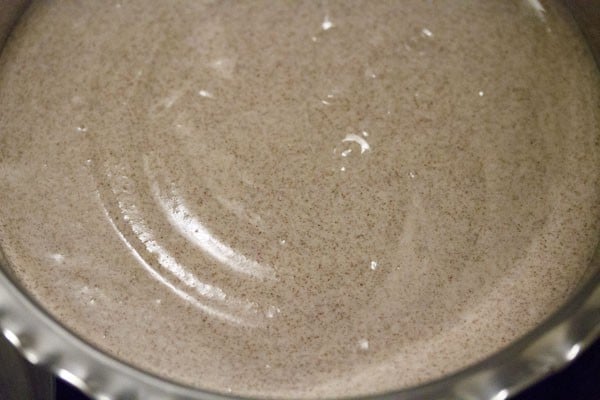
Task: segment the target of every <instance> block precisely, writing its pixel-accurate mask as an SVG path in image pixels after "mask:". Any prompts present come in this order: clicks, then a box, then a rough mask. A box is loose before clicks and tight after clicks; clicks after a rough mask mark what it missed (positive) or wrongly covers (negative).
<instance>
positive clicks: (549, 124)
mask: <svg viewBox="0 0 600 400" xmlns="http://www.w3.org/2000/svg"><path fill="white" fill-rule="evenodd" d="M0 110H1V111H0V248H1V250H2V252H3V254H4V255H5V257H6V259H7V260H8V263H9V265H7V266H6V267H7V269H8V270H9V271H10V272H11V273H13V274H14V275H15V276H16V277H17V279H18V280H19V281H20V282H21V283H22V284H23V285H24V287H25V288H26V289H27V290H28V291H29V293H30V294H31V295H32V296H34V297H35V298H36V299H37V300H38V301H39V302H40V303H41V304H43V305H44V307H45V308H46V309H47V310H48V311H49V312H50V313H51V314H52V315H54V316H55V317H56V318H58V319H59V320H60V321H61V322H62V323H63V324H64V325H65V326H67V327H68V328H69V329H71V330H72V331H74V332H75V333H77V334H78V335H80V336H81V337H83V338H85V339H86V340H87V341H89V342H90V343H92V344H94V345H95V346H97V347H99V348H101V349H102V350H104V351H106V352H107V353H109V354H111V355H113V356H115V357H117V358H119V359H121V360H124V361H126V362H128V363H131V364H133V365H135V366H137V367H139V368H142V369H143V370H146V371H150V372H152V373H155V374H158V375H160V376H163V377H165V378H169V379H172V380H175V381H178V382H182V383H185V384H188V385H193V386H196V387H199V388H203V389H207V390H213V391H217V392H222V393H233V394H236V395H244V396H261V397H272V398H289V397H294V398H321V397H326V396H329V397H331V396H336V397H339V396H356V395H365V394H374V393H379V392H385V391H390V390H396V389H400V388H403V387H407V386H410V385H415V384H419V383H423V382H425V381H428V380H431V379H434V378H437V377H440V376H442V375H445V374H448V373H451V372H454V371H457V370H458V369H460V368H463V367H465V366H467V365H469V364H472V363H473V362H476V361H478V360H480V359H482V358H483V357H485V356H487V355H489V354H491V353H492V352H494V351H497V350H499V349H501V348H502V347H503V346H504V345H506V344H508V343H509V342H511V341H513V340H514V339H516V338H517V337H519V336H520V335H523V334H524V333H526V332H527V331H528V330H529V329H531V328H532V327H534V326H535V325H536V324H538V323H539V322H540V321H541V320H542V319H543V318H544V317H546V316H547V315H549V313H551V312H552V311H554V310H555V309H556V308H557V307H558V306H559V305H560V304H561V303H562V302H563V301H564V300H565V298H566V297H567V296H568V294H569V293H570V292H571V291H572V290H573V288H574V287H575V286H576V285H577V284H578V282H579V281H580V279H581V277H582V276H583V274H584V273H585V270H586V267H587V265H588V262H589V259H590V257H591V254H592V252H593V250H594V248H595V246H596V245H597V242H598V237H599V236H598V232H599V214H600V210H599V207H600V202H599V194H600V193H599V189H600V179H599V178H600V139H599V137H600V133H599V132H600V78H599V74H598V70H597V67H596V66H595V64H594V62H593V60H592V58H591V55H590V54H589V52H588V50H587V48H586V47H585V44H584V42H583V40H582V38H581V37H580V34H579V33H578V31H577V29H576V28H575V27H574V24H573V23H572V21H571V20H570V17H569V16H568V15H567V13H566V12H565V10H564V9H563V8H562V6H560V5H559V4H558V3H557V2H555V1H543V2H538V1H534V0H531V1H485V2H478V1H466V0H465V1H454V0H452V1H450V0H449V1H435V2H433V1H422V0H405V1H397V2H394V1H387V2H384V1H364V2H361V1H351V2H337V1H327V2H309V1H298V2H279V1H274V2H263V1H241V2H240V1H237V2H229V1H218V2H216V1H195V0H194V1H193V0H173V1H158V0H156V1H147V0H130V1H122V2H116V1H102V2H100V1H94V2H80V1H56V2H44V1H38V2H34V4H33V6H32V7H31V8H30V9H29V10H28V12H27V14H26V15H25V17H24V18H23V19H22V21H21V22H20V24H19V26H18V27H17V29H16V30H15V32H14V33H13V35H12V37H11V38H10V39H9V42H8V44H7V46H6V48H5V49H4V51H3V54H2V57H1V58H0Z"/></svg>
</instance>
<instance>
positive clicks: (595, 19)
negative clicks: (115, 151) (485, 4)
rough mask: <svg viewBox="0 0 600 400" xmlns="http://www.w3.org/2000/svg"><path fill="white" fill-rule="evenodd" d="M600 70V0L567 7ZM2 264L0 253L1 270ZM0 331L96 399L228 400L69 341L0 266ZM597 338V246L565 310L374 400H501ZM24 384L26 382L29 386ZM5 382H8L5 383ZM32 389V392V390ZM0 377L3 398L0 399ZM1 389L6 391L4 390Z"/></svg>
mask: <svg viewBox="0 0 600 400" xmlns="http://www.w3.org/2000/svg"><path fill="white" fill-rule="evenodd" d="M565 3H566V4H567V6H568V7H569V9H570V10H571V12H572V14H573V17H574V19H575V21H576V22H577V24H578V25H579V27H580V29H581V31H582V32H583V33H584V36H585V37H586V40H587V41H588V43H589V46H590V48H591V50H592V53H593V55H594V57H595V59H596V62H597V63H598V64H599V65H600V0H567V1H565ZM28 4H29V1H27V0H4V1H3V2H2V4H1V5H0V49H1V47H2V46H3V44H4V42H5V40H6V37H7V35H8V34H9V33H10V30H11V28H12V27H13V26H14V24H15V22H16V21H17V20H18V19H19V16H20V15H21V14H22V13H23V11H24V10H25V9H26V8H27V6H28ZM2 264H6V260H5V259H4V258H3V255H2V253H1V251H0V267H1V266H2ZM0 328H1V330H2V334H3V335H4V337H5V338H6V339H7V340H8V341H9V342H10V343H12V345H13V346H14V348H16V349H17V350H18V351H19V352H20V353H21V354H22V355H23V356H24V357H25V359H27V360H28V361H29V363H31V364H33V365H38V366H41V367H43V368H44V369H46V370H49V371H52V372H53V373H55V374H56V375H58V376H59V377H61V378H63V379H64V380H66V381H68V382H70V383H71V384H73V385H75V386H76V387H78V388H79V389H81V390H82V391H84V392H85V393H87V394H89V395H90V396H92V397H93V398H95V399H102V400H116V399H144V400H152V399H163V400H164V399H173V400H179V399H227V398H230V397H226V396H223V395H220V394H216V393H211V392H207V391H202V390H199V389H196V388H192V387H186V386H183V385H180V384H177V383H174V382H171V381H168V380H165V379H163V378H160V377H158V376H154V375H151V374H149V373H147V372H144V371H141V370H139V369H137V368H135V367H133V366H131V365H128V364H126V363H124V362H122V361H118V360H116V359H115V358H112V357H111V356H109V355H107V354H105V353H103V352H101V351H100V350H98V349H96V348H94V347H93V346H91V345H90V344H88V343H86V342H85V340H83V339H82V338H80V337H78V336H76V335H74V334H73V333H72V332H70V331H69V330H67V329H66V328H65V327H63V326H62V325H61V323H60V322H58V321H57V320H56V319H54V317H52V316H51V315H49V314H48V313H46V311H44V308H43V307H41V305H40V304H38V303H37V302H36V301H35V300H33V299H32V298H31V297H30V296H29V295H28V294H27V293H26V292H25V291H24V290H22V288H21V286H20V285H19V283H18V282H17V281H16V280H15V279H14V277H12V276H11V275H10V273H8V272H7V271H6V270H3V269H2V268H0ZM599 336H600V246H599V247H598V248H597V250H596V253H595V256H594V257H593V259H592V261H591V263H590V265H589V267H588V270H587V272H586V274H585V276H584V279H583V280H582V282H581V284H580V286H579V287H578V288H577V289H576V290H575V291H574V293H573V294H572V295H571V297H570V298H569V299H568V300H567V301H566V302H565V304H564V305H563V306H562V307H561V308H560V309H559V310H557V311H556V312H555V313H554V314H552V315H551V316H549V317H548V318H547V319H546V320H544V321H543V322H542V323H541V324H540V325H539V326H537V327H536V328H535V329H533V330H532V331H530V332H529V333H528V334H527V335H525V336H524V337H522V338H520V339H518V340H517V341H515V342H513V343H512V344H510V345H509V346H507V347H505V348H504V349H503V350H501V351H500V352H498V353H496V354H494V355H492V356H490V357H488V358H486V359H484V360H483V361H480V362H478V363H477V364H475V365H472V366H470V367H467V368H465V369H463V370H461V371H459V372H456V373H453V374H451V375H447V376H445V377H443V378H441V379H438V380H434V381H431V382H428V383H425V384H423V385H419V386H415V387H410V388H406V389H402V390H400V391H397V392H393V393H388V394H384V395H380V396H375V397H372V398H374V399H406V400H410V399H429V400H436V399H439V400H441V399H489V400H505V399H506V398H508V397H509V396H511V395H513V394H514V393H516V392H518V391H520V390H522V389H523V388H525V387H527V386H529V385H531V384H532V383H534V382H536V381H538V380H540V379H541V378H543V377H544V376H546V375H548V374H550V373H552V372H553V371H556V370H558V369H560V368H562V367H564V366H565V365H567V364H568V363H569V362H571V361H572V360H573V359H575V358H576V357H577V356H578V354H579V353H580V352H581V351H583V350H584V349H585V348H586V347H588V346H589V345H590V344H591V343H592V342H593V341H594V340H596V339H597V338H598V337H599ZM13 353H14V351H13V350H12V349H9V350H2V347H1V346H0V358H1V359H2V360H3V361H2V363H1V367H2V368H6V367H7V366H8V368H6V370H5V371H1V370H0V377H1V376H2V375H3V374H4V375H7V376H8V379H11V388H10V389H9V390H11V391H12V392H11V393H8V395H7V396H8V398H11V396H18V397H16V398H18V399H25V398H34V396H36V395H35V393H37V394H38V395H39V393H40V392H42V393H43V392H44V391H45V395H42V397H43V398H45V399H51V398H53V395H52V394H51V392H52V390H51V389H52V384H49V383H48V380H47V379H46V380H44V379H40V378H39V377H37V378H36V376H35V373H33V375H32V373H31V372H29V373H27V371H31V369H28V367H27V366H26V365H25V364H23V363H22V362H20V361H19V358H17V357H16V356H14V354H13ZM28 379H29V382H28V381H27V380H28ZM5 381H6V378H5ZM32 382H33V385H34V386H36V385H37V387H34V388H31V386H32ZM2 390H3V388H2V379H0V395H2V394H3V393H2ZM5 390H6V389H5Z"/></svg>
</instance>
